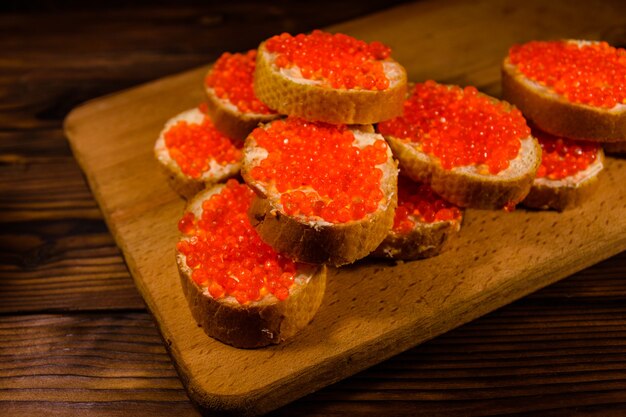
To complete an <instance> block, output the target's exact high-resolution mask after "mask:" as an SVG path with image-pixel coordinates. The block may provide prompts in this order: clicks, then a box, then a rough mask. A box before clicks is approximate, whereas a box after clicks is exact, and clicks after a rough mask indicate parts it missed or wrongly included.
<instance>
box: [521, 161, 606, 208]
mask: <svg viewBox="0 0 626 417" xmlns="http://www.w3.org/2000/svg"><path fill="white" fill-rule="evenodd" d="M603 167H604V152H603V151H602V149H599V150H598V155H597V157H596V160H595V161H594V163H593V164H592V165H590V166H589V167H588V169H587V170H585V171H588V172H589V173H588V174H583V175H581V176H580V178H575V177H573V176H571V177H567V178H564V179H562V180H549V179H547V178H537V179H535V181H534V182H533V186H532V188H531V189H530V193H528V196H526V198H525V199H524V201H523V202H522V204H523V205H524V206H526V207H530V208H537V209H544V210H545V209H554V210H558V211H563V210H568V209H571V208H573V207H576V206H579V205H580V204H582V203H583V202H584V201H586V200H588V199H589V198H590V197H591V196H592V195H593V193H595V191H596V189H597V188H598V184H599V181H598V177H599V176H600V175H601V173H602V171H603Z"/></svg>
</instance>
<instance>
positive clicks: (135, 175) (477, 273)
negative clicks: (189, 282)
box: [66, 1, 626, 414]
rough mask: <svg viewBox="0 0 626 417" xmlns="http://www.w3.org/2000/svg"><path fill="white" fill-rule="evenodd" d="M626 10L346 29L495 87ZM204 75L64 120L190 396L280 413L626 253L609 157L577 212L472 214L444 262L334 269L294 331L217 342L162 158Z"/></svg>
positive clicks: (378, 20)
mask: <svg viewBox="0 0 626 417" xmlns="http://www.w3.org/2000/svg"><path fill="white" fill-rule="evenodd" d="M619 7H620V6H618V3H615V4H614V5H612V4H610V3H607V4H603V5H596V4H590V5H588V6H585V5H584V4H581V5H580V6H579V7H577V8H575V9H570V8H569V6H568V5H567V4H561V3H552V4H549V5H542V3H541V2H539V1H537V2H526V3H524V5H523V6H522V5H521V4H520V3H518V2H472V3H467V4H466V3H463V2H448V3H443V4H439V3H436V2H422V3H416V4H412V5H406V6H401V7H398V8H395V9H392V10H389V11H387V12H383V13H380V14H376V15H373V16H369V17H366V18H363V19H359V20H356V21H353V22H348V23H345V24H342V25H339V26H336V27H334V28H332V29H333V30H337V31H342V32H347V33H349V34H352V35H355V36H357V37H360V38H363V39H366V40H374V39H376V40H380V41H383V42H385V43H387V44H389V45H390V46H391V47H392V48H393V50H394V57H395V58H397V59H398V60H399V61H400V62H401V63H402V64H404V65H405V67H406V68H407V71H408V74H409V78H410V79H411V80H413V81H420V80H424V79H428V78H433V79H436V80H439V81H443V82H454V83H459V84H463V85H466V84H474V85H477V86H478V87H479V88H481V89H482V90H483V91H485V92H487V93H490V94H494V95H497V94H498V93H499V61H500V59H501V58H502V57H503V56H504V55H505V54H506V51H507V49H508V47H509V46H510V45H511V44H512V43H514V42H522V41H526V40H530V39H537V38H564V37H571V38H589V39H598V38H603V39H606V40H609V41H610V37H611V34H612V33H613V34H620V33H621V32H620V30H621V29H620V28H621V27H623V25H624V23H625V22H626V14H624V13H618V8H619ZM621 7H622V8H623V6H621ZM601 22H604V23H605V22H614V23H615V26H613V27H606V26H605V25H604V24H602V25H601ZM205 71H206V68H199V69H197V70H193V71H190V72H186V73H183V74H180V75H176V76H172V77H168V78H165V79H161V80H157V81H155V82H152V83H149V84H146V85H143V86H140V87H137V88H134V89H131V90H128V91H125V92H122V93H119V94H116V95H112V96H108V97H104V98H101V99H98V100H95V101H92V102H89V103H87V104H86V105H83V106H81V107H79V108H77V109H75V110H74V111H73V112H72V113H71V114H70V116H69V117H68V119H67V120H66V132H67V135H68V137H69V139H70V143H71V145H72V148H73V151H74V153H75V155H76V158H77V159H78V161H79V163H80V164H81V166H82V168H83V169H84V171H85V174H86V176H87V179H88V181H89V184H90V186H91V188H92V190H93V192H94V194H95V196H96V198H97V200H98V202H99V204H100V206H101V209H102V211H103V213H104V216H105V218H106V220H107V223H108V225H109V228H110V229H111V232H112V233H113V235H114V236H115V239H116V242H117V243H118V245H119V246H120V248H121V249H122V251H123V253H124V256H125V259H126V262H127V264H128V267H129V268H130V270H131V273H132V274H133V277H134V279H135V283H136V285H137V287H138V289H139V291H140V293H141V294H142V296H143V297H144V300H145V301H146V304H147V305H148V307H149V309H150V311H151V312H152V314H153V315H154V317H155V319H156V322H157V324H158V326H159V329H160V331H161V334H162V335H163V338H164V341H165V343H166V346H167V347H168V349H169V351H170V353H171V355H172V357H173V360H174V363H175V365H176V367H177V369H178V371H179V374H180V376H181V379H182V380H183V383H184V384H185V386H186V387H187V389H188V392H189V395H190V397H191V398H192V399H193V400H194V401H195V402H196V403H198V404H199V405H200V406H201V407H203V408H206V409H209V410H213V411H233V412H238V413H246V414H256V413H261V412H265V411H268V410H271V409H274V408H277V407H279V406H280V405H282V404H285V403H287V402H289V401H290V400H293V399H295V398H298V397H300V396H303V395H305V394H307V393H309V392H312V391H314V390H316V389H318V388H320V387H323V386H325V385H328V384H330V383H332V382H334V381H337V380H340V379H341V378H344V377H346V376H348V375H351V374H353V373H355V372H357V371H359V370H361V369H364V368H366V367H368V366H371V365H373V364H375V363H378V362H380V361H383V360H384V359H386V358H389V357H391V356H393V355H394V354H397V353H399V352H401V351H403V350H405V349H408V348H409V347H411V346H414V345H416V344H419V343H420V342H423V341H425V340H427V339H430V338H432V337H434V336H436V335H438V334H441V333H443V332H445V331H447V330H449V329H451V328H454V327H456V326H458V325H460V324H462V323H465V322H467V321H470V320H472V319H474V318H476V317H478V316H480V315H482V314H485V313H487V312H489V311H492V310H494V309H496V308H498V307H500V306H502V305H505V304H506V303H508V302H511V301H512V300H515V299H517V298H520V297H522V296H524V295H526V294H528V293H530V292H532V291H535V290H536V289H538V288H541V287H543V286H546V285H548V284H550V283H552V282H554V281H556V280H558V279H560V278H563V277H565V276H567V275H569V274H571V273H573V272H575V271H577V270H580V269H583V268H584V267H586V266H589V265H592V264H593V263H596V262H598V261H600V260H601V259H605V258H607V257H609V256H611V255H614V254H616V253H618V252H620V251H622V250H624V249H626V216H625V214H626V187H624V186H623V184H624V183H625V182H626V163H625V162H624V161H622V160H614V159H611V158H609V159H608V160H607V169H606V172H605V175H604V177H603V178H602V183H601V186H600V190H599V192H598V193H597V194H596V195H595V197H594V198H593V199H592V200H590V201H588V202H587V203H586V204H585V205H583V206H582V207H580V208H578V209H576V210H573V211H569V212H566V213H563V214H559V213H553V212H534V211H525V210H518V211H516V212H514V213H512V214H507V213H504V212H490V211H472V210H470V211H468V213H467V216H466V221H465V224H464V227H463V229H462V232H461V238H460V239H459V240H458V241H457V242H455V244H454V246H453V247H452V248H451V250H449V251H448V252H446V253H444V254H442V255H441V256H439V257H436V258H433V259H429V260H425V261H419V262H409V263H400V264H397V265H391V264H388V263H384V262H382V263H381V262H372V261H364V262H360V263H359V264H358V265H354V266H350V267H346V268H343V269H341V270H337V271H333V272H331V274H330V277H329V283H328V289H327V293H326V296H325V298H324V302H323V304H322V307H321V308H320V310H319V312H318V314H317V316H316V318H315V320H314V321H313V323H312V324H311V325H310V326H308V327H307V328H306V329H305V330H304V331H303V332H302V333H301V334H299V335H298V336H297V337H296V338H295V339H294V340H293V341H291V342H289V343H287V344H284V345H280V346H276V347H270V348H264V349H259V350H239V349H235V348H231V347H229V346H226V345H223V344H221V343H219V342H216V341H214V340H212V339H210V338H208V337H206V336H205V334H204V333H203V331H202V330H201V329H200V328H198V327H197V326H196V325H195V322H194V321H193V319H192V317H191V314H190V312H189V311H188V309H187V305H186V301H185V299H184V296H183V294H182V291H181V289H180V286H179V282H178V274H177V271H176V267H175V264H174V244H175V242H176V222H177V220H178V217H179V216H180V214H181V212H182V209H183V206H184V203H183V201H182V200H180V199H179V198H178V197H177V196H176V195H175V194H174V193H173V192H172V191H171V190H170V189H169V188H168V186H167V184H166V181H165V177H164V176H163V175H162V174H161V173H160V171H159V168H158V166H157V163H156V161H155V160H154V159H153V157H152V145H153V143H154V141H155V140H156V137H157V135H158V133H159V131H160V129H161V128H162V125H163V123H164V122H165V121H166V120H167V119H168V118H170V117H171V116H172V115H174V114H176V113H178V112H180V111H182V110H184V109H187V108H190V107H193V106H194V105H196V104H197V103H198V102H199V101H200V100H202V98H203V97H202V94H203V91H202V78H203V75H204V73H205Z"/></svg>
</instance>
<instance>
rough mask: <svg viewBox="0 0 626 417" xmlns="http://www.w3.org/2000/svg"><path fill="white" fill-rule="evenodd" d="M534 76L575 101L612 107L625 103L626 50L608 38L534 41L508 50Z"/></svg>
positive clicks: (528, 74)
mask: <svg viewBox="0 0 626 417" xmlns="http://www.w3.org/2000/svg"><path fill="white" fill-rule="evenodd" d="M509 58H510V61H511V63H512V64H514V65H516V66H517V68H519V70H520V71H521V72H522V73H523V74H524V75H525V76H526V77H528V78H530V79H531V80H533V81H535V82H537V83H539V84H541V85H543V86H545V87H548V88H550V89H551V90H553V91H554V92H556V93H557V94H560V95H561V96H563V97H565V98H566V99H567V100H569V101H571V102H573V103H582V104H588V105H591V106H596V107H602V108H612V107H614V106H615V105H617V104H624V103H626V50H624V49H622V48H614V47H612V46H610V45H609V44H608V43H606V42H593V43H580V44H579V43H577V42H576V41H543V42H540V41H534V42H528V43H526V44H523V45H515V46H513V47H511V49H510V51H509Z"/></svg>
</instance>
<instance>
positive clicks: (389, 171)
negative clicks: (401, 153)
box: [241, 126, 398, 266]
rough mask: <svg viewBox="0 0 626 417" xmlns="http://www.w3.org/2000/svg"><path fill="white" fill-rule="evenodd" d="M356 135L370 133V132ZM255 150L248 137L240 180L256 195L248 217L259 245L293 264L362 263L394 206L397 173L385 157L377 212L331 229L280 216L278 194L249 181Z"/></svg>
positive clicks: (388, 223) (384, 231) (389, 221)
mask: <svg viewBox="0 0 626 417" xmlns="http://www.w3.org/2000/svg"><path fill="white" fill-rule="evenodd" d="M359 129H364V130H368V129H369V130H370V133H373V129H372V128H371V126H370V127H362V126H361V127H359ZM258 149H259V147H258V146H257V144H256V141H255V140H254V137H253V136H252V135H250V136H248V139H246V143H245V145H244V161H243V166H242V172H241V175H242V177H243V178H244V181H246V183H247V184H248V185H249V186H250V187H251V188H252V189H253V190H255V192H256V194H257V197H256V198H255V200H254V201H253V202H252V205H251V206H250V211H249V212H248V213H249V217H250V221H251V223H252V225H253V226H254V228H255V229H256V230H257V232H258V233H259V236H261V239H263V241H265V242H266V243H267V244H269V245H270V246H272V247H273V248H274V249H275V250H277V251H278V252H281V253H285V254H287V255H288V256H289V257H291V258H292V259H294V260H296V261H299V262H306V263H313V264H329V265H333V266H341V265H346V264H350V263H353V262H354V261H356V260H358V259H361V258H364V257H365V256H367V255H368V254H369V253H370V252H372V251H373V250H374V249H376V247H378V245H379V244H380V242H382V241H383V239H384V238H385V236H386V235H387V231H388V230H389V229H391V226H392V225H393V218H394V214H395V209H396V205H397V186H398V185H397V180H398V176H397V172H398V169H397V163H396V162H395V161H394V160H393V158H392V157H391V153H390V152H389V157H388V159H387V162H386V163H385V164H384V166H383V167H382V168H381V169H382V170H383V173H384V174H383V178H382V180H381V190H382V191H383V194H384V196H385V197H384V198H385V200H384V201H383V202H382V203H381V205H382V208H379V210H377V211H376V212H374V213H370V214H368V215H367V216H365V217H364V218H363V219H361V220H358V221H350V222H347V223H342V224H331V223H327V222H323V221H316V220H310V219H305V218H302V217H292V216H289V215H287V214H285V212H284V211H283V210H282V207H281V205H280V204H279V200H280V194H279V193H278V192H277V191H272V190H266V189H265V188H264V187H263V186H262V185H260V184H259V183H258V182H257V181H256V180H254V178H252V177H251V175H250V170H251V169H252V168H253V167H254V166H255V165H256V164H257V163H258V162H257V161H256V160H255V159H254V157H253V155H254V154H255V153H256V152H257V150H258ZM379 207H380V205H379Z"/></svg>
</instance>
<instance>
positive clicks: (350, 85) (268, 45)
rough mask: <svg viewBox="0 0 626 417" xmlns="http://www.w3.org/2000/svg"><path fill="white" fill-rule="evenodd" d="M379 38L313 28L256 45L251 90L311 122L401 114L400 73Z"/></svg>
mask: <svg viewBox="0 0 626 417" xmlns="http://www.w3.org/2000/svg"><path fill="white" fill-rule="evenodd" d="M390 55H391V50H390V49H389V48H388V47H387V46H385V45H383V44H382V43H380V42H371V43H367V42H364V41H362V40H358V39H355V38H353V37H351V36H348V35H344V34H341V33H336V34H331V33H326V32H322V31H319V30H314V31H313V32H312V33H310V34H306V35H305V34H299V35H296V36H292V35H290V34H287V33H283V34H282V35H279V36H274V37H272V38H270V39H268V40H267V41H265V42H263V43H261V45H260V46H259V49H258V54H257V62H256V69H255V73H254V91H255V93H256V95H257V96H258V97H259V99H260V100H261V101H263V102H264V103H265V104H267V105H268V106H269V107H270V108H271V109H273V110H276V111H277V112H279V113H282V114H287V115H290V116H298V117H302V118H304V119H307V120H311V121H321V122H327V123H335V124H372V123H378V122H380V121H382V120H387V119H390V118H392V117H395V116H398V115H399V114H401V113H402V102H403V101H404V97H405V96H406V88H407V79H406V71H405V70H404V68H403V67H402V66H401V65H400V64H399V63H398V62H396V61H394V60H393V59H392V58H391V56H390Z"/></svg>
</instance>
